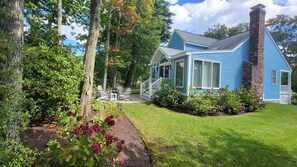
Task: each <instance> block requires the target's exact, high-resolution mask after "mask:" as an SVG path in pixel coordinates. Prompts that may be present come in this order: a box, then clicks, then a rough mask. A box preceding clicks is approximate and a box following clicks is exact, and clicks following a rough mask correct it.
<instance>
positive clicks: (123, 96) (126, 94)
mask: <svg viewBox="0 0 297 167" xmlns="http://www.w3.org/2000/svg"><path fill="white" fill-rule="evenodd" d="M130 95H131V88H127V89H126V91H125V92H124V93H122V94H120V95H119V99H122V100H132V99H131V98H130Z"/></svg>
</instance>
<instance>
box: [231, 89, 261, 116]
mask: <svg viewBox="0 0 297 167" xmlns="http://www.w3.org/2000/svg"><path fill="white" fill-rule="evenodd" d="M237 92H238V94H239V97H240V101H241V103H242V106H243V110H244V111H246V112H253V111H256V110H260V109H263V108H264V107H265V103H264V102H263V100H262V99H261V98H260V97H259V96H258V95H257V93H256V91H255V89H253V88H250V89H247V88H244V87H242V88H241V89H240V90H238V91H237Z"/></svg>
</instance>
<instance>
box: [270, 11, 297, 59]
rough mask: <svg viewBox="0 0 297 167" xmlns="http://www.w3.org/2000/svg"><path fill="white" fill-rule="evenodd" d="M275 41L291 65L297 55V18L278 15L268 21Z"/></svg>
mask: <svg viewBox="0 0 297 167" xmlns="http://www.w3.org/2000/svg"><path fill="white" fill-rule="evenodd" d="M267 25H268V27H269V28H268V29H269V31H270V34H271V35H272V36H273V39H274V40H275V42H276V43H277V45H278V46H279V47H280V50H281V51H282V53H283V54H284V55H285V56H286V58H287V60H288V62H290V64H292V63H294V57H295V56H296V55H297V31H296V29H297V16H294V17H290V16H288V15H284V14H282V15H277V16H276V17H275V18H271V19H269V20H268V21H267Z"/></svg>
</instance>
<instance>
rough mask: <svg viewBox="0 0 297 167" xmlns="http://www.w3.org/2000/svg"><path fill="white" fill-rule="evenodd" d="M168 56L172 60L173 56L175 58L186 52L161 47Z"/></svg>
mask: <svg viewBox="0 0 297 167" xmlns="http://www.w3.org/2000/svg"><path fill="white" fill-rule="evenodd" d="M159 48H160V49H161V50H162V51H163V52H164V53H166V55H167V56H168V57H169V58H171V57H172V56H175V55H177V54H180V53H183V52H185V51H183V50H177V49H172V48H166V47H159Z"/></svg>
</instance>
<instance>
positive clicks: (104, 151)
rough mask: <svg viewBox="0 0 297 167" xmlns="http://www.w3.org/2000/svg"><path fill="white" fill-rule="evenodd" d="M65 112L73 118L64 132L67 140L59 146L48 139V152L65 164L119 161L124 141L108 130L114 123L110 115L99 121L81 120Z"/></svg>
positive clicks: (93, 164)
mask: <svg viewBox="0 0 297 167" xmlns="http://www.w3.org/2000/svg"><path fill="white" fill-rule="evenodd" d="M68 116H69V117H70V118H72V119H73V124H72V125H73V126H69V129H68V133H65V134H66V136H65V137H67V138H68V141H69V142H68V143H67V144H66V145H65V146H62V145H61V144H60V143H59V142H58V141H56V140H53V141H50V142H49V143H48V146H49V147H48V152H47V154H49V155H51V154H53V155H54V157H56V159H57V160H58V162H59V163H60V164H62V165H65V166H90V167H91V166H112V165H116V164H119V163H120V162H122V161H119V160H118V155H119V153H120V152H121V151H122V149H123V147H124V143H125V141H124V140H120V139H118V138H117V137H115V136H114V135H113V134H111V133H110V132H108V131H109V128H110V127H111V126H113V125H114V124H115V120H114V117H113V116H109V117H107V118H105V119H104V120H99V121H95V120H91V121H84V120H82V116H77V117H75V116H74V114H73V113H72V114H71V113H69V114H68Z"/></svg>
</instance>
